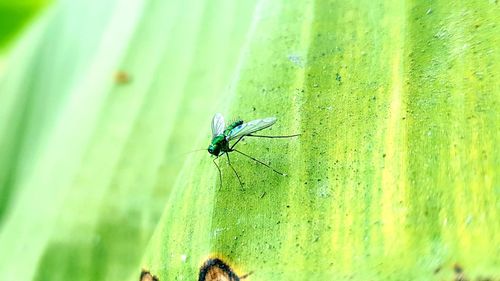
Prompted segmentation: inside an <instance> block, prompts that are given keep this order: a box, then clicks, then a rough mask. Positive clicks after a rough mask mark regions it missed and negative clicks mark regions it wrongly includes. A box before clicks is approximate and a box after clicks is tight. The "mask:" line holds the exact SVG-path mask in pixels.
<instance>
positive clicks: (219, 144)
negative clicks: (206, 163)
mask: <svg viewBox="0 0 500 281" xmlns="http://www.w3.org/2000/svg"><path fill="white" fill-rule="evenodd" d="M225 141H226V138H225V137H224V135H222V134H221V135H218V136H216V137H214V138H213V139H212V142H211V143H210V145H209V146H208V153H210V154H212V155H214V156H219V154H220V153H221V150H222V148H223V146H224V142H225Z"/></svg>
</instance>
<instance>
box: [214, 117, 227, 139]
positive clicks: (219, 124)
mask: <svg viewBox="0 0 500 281" xmlns="http://www.w3.org/2000/svg"><path fill="white" fill-rule="evenodd" d="M225 128H226V123H225V122H224V116H222V114H220V113H215V115H214V118H213V119H212V138H214V137H216V136H218V135H220V134H222V133H224V129H225Z"/></svg>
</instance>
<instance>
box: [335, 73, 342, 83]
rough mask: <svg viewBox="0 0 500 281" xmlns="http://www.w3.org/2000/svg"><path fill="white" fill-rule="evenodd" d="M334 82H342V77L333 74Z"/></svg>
mask: <svg viewBox="0 0 500 281" xmlns="http://www.w3.org/2000/svg"><path fill="white" fill-rule="evenodd" d="M335 80H337V81H339V82H341V80H342V76H340V74H338V73H336V74H335Z"/></svg>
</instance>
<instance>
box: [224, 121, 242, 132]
mask: <svg viewBox="0 0 500 281" xmlns="http://www.w3.org/2000/svg"><path fill="white" fill-rule="evenodd" d="M241 124H243V120H238V121H235V122H233V123H231V124H229V126H227V128H226V129H225V130H224V135H225V136H227V135H229V132H231V131H232V130H233V129H234V128H236V127H238V126H240V125H241Z"/></svg>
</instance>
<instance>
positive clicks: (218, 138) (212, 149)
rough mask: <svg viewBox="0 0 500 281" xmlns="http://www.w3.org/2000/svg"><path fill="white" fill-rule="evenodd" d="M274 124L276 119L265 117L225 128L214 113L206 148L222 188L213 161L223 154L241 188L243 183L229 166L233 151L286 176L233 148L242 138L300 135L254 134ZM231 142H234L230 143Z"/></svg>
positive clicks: (224, 124)
mask: <svg viewBox="0 0 500 281" xmlns="http://www.w3.org/2000/svg"><path fill="white" fill-rule="evenodd" d="M274 123H276V117H267V118H264V119H257V120H253V121H250V122H244V121H243V120H238V121H235V122H233V123H231V124H229V126H227V127H226V123H225V121H224V117H223V116H222V114H220V113H216V114H215V115H214V118H213V119H212V141H211V142H210V145H209V146H208V153H210V154H212V155H214V156H215V158H214V160H213V162H214V164H215V167H217V170H218V171H219V178H220V182H221V187H222V172H221V170H220V168H219V165H217V163H216V162H215V160H216V159H217V158H219V157H221V156H222V155H224V154H225V155H226V156H227V163H228V164H229V167H231V169H232V170H233V172H234V174H235V175H236V177H237V178H238V181H239V183H240V186H241V187H242V188H243V183H242V182H241V178H240V176H239V175H238V173H237V172H236V170H235V169H234V167H233V166H232V165H231V160H230V159H229V153H230V152H233V151H236V152H238V153H239V154H241V155H243V156H246V157H248V158H250V159H252V160H253V161H255V162H257V163H259V164H262V165H264V166H266V167H268V168H269V169H271V170H273V171H274V172H276V173H277V174H279V175H282V176H286V174H284V173H282V172H279V171H277V170H276V169H274V168H273V167H271V166H269V165H267V164H266V163H264V162H262V161H260V160H257V159H255V158H254V157H252V156H250V155H248V154H246V153H243V152H241V151H239V150H237V149H235V148H234V147H235V146H236V145H237V144H238V142H240V141H241V140H242V139H243V138H244V137H259V138H271V139H274V138H292V137H297V136H299V135H300V134H296V135H289V136H263V135H255V134H254V133H255V132H258V131H260V130H264V129H266V128H269V127H271V126H272V125H273V124H274ZM231 141H235V142H234V143H231Z"/></svg>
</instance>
